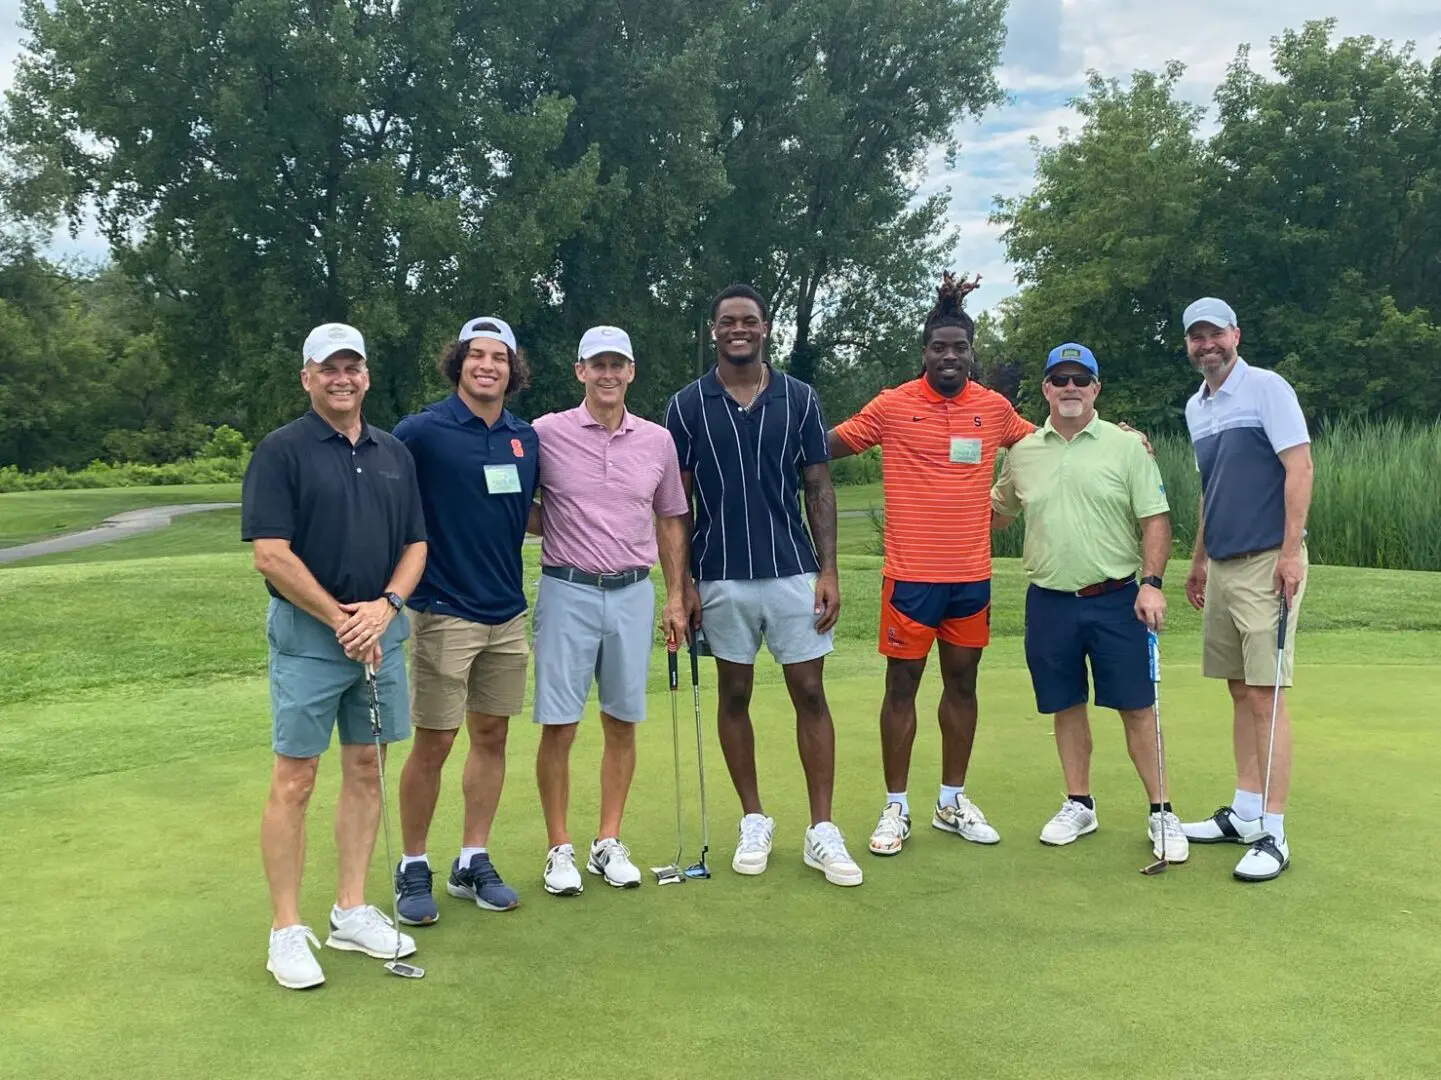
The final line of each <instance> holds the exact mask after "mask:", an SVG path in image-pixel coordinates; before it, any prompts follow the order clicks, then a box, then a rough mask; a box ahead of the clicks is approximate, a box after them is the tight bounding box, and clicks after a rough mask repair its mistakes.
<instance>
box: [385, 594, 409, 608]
mask: <svg viewBox="0 0 1441 1080" xmlns="http://www.w3.org/2000/svg"><path fill="white" fill-rule="evenodd" d="M385 601H386V603H388V604H389V605H390V606H391V607H393V608H395V610H396V612H397V613H399V612H400V611H402V610H403V609H404V608H405V601H404V600H402V599H401V598H400V593H393V592H388V593H386V594H385Z"/></svg>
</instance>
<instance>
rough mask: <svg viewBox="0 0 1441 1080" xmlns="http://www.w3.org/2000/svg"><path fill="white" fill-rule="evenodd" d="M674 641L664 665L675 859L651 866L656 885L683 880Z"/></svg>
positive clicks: (671, 883)
mask: <svg viewBox="0 0 1441 1080" xmlns="http://www.w3.org/2000/svg"><path fill="white" fill-rule="evenodd" d="M675 654H676V643H675V642H674V641H672V642H670V645H669V648H668V649H667V650H666V667H667V673H668V674H669V676H670V740H671V746H672V748H673V749H674V751H675V859H674V860H672V861H671V863H670V864H669V865H667V866H652V867H651V868H650V869H651V873H653V874H655V883H656V884H657V885H679V884H681V883H682V882H683V881H685V871H684V870H682V869H681V865H680V859H681V853H682V852H683V851H684V850H685V832H684V830H683V829H682V827H681V816H680V720H679V718H678V716H677V713H676V709H677V706H676V700H675V699H676V692H677V690H678V689H679V687H680V673H679V672H678V671H677V670H676V656H675Z"/></svg>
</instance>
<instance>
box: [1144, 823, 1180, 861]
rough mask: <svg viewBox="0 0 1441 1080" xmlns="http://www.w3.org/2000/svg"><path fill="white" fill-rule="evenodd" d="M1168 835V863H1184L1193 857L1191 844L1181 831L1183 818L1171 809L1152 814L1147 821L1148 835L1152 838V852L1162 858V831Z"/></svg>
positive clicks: (1166, 846)
mask: <svg viewBox="0 0 1441 1080" xmlns="http://www.w3.org/2000/svg"><path fill="white" fill-rule="evenodd" d="M1163 830H1164V832H1165V835H1166V845H1165V856H1166V861H1167V862H1168V863H1183V862H1185V861H1186V860H1187V859H1189V858H1190V857H1191V845H1190V843H1189V841H1187V839H1186V834H1185V833H1184V832H1182V831H1181V819H1180V818H1178V817H1177V816H1176V815H1175V814H1173V813H1171V812H1170V811H1169V810H1168V811H1166V812H1165V813H1157V814H1151V815H1150V817H1149V818H1148V820H1147V822H1146V835H1147V836H1149V837H1150V838H1151V854H1152V855H1153V856H1155V857H1156V858H1158V859H1159V858H1160V857H1161V854H1162V851H1161V833H1162V831H1163Z"/></svg>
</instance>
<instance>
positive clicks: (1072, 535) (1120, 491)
mask: <svg viewBox="0 0 1441 1080" xmlns="http://www.w3.org/2000/svg"><path fill="white" fill-rule="evenodd" d="M1100 391H1101V382H1100V370H1099V368H1098V367H1097V366H1096V358H1095V356H1094V355H1092V353H1091V350H1090V349H1088V348H1086V347H1085V346H1084V345H1076V344H1065V345H1059V346H1057V347H1056V348H1054V349H1052V350H1051V354H1050V356H1049V357H1048V358H1047V361H1046V372H1045V379H1044V382H1043V384H1042V392H1043V393H1044V394H1045V397H1046V401H1047V402H1049V403H1050V406H1051V416H1050V419H1049V420H1047V421H1046V423H1045V425H1044V426H1043V427H1040V428H1038V429H1036V431H1034V432H1032V433H1031V434H1030V435H1028V436H1026V437H1025V438H1024V439H1022V440H1021V441H1020V442H1018V443H1016V445H1015V446H1013V447H1011V449H1010V450H1008V451H1007V452H1006V457H1005V462H1004V464H1003V465H1002V467H1001V474H1000V476H999V477H998V478H997V481H996V484H995V487H994V488H993V489H992V491H991V511H992V527H993V528H995V529H1003V528H1005V527H1006V526H1007V525H1009V524H1010V523H1011V522H1012V521H1013V520H1014V519H1015V518H1016V516H1017V515H1019V514H1021V513H1022V512H1023V511H1024V513H1025V525H1026V538H1025V552H1024V556H1025V558H1024V561H1025V566H1026V577H1027V579H1028V580H1029V581H1030V583H1031V584H1030V588H1029V590H1028V591H1027V593H1026V664H1027V666H1028V667H1029V668H1030V670H1031V685H1032V688H1033V689H1034V690H1035V695H1036V708H1037V710H1038V711H1039V712H1042V713H1051V714H1053V716H1054V723H1055V737H1056V749H1057V750H1058V751H1059V752H1060V756H1061V771H1062V772H1063V773H1064V775H1065V780H1066V792H1067V797H1066V800H1065V801H1064V802H1063V803H1062V804H1061V809H1060V810H1059V811H1058V812H1057V814H1056V815H1055V817H1053V818H1051V820H1050V821H1049V822H1047V823H1046V825H1045V827H1044V828H1043V829H1042V830H1041V842H1042V843H1043V844H1051V845H1054V846H1060V845H1064V844H1070V843H1073V842H1074V841H1075V840H1077V839H1079V838H1080V837H1082V836H1085V835H1086V834H1088V833H1093V832H1095V831H1096V803H1095V799H1093V798H1092V796H1091V778H1090V768H1091V725H1090V721H1089V719H1088V718H1087V715H1086V703H1087V700H1088V697H1089V684H1088V681H1087V670H1086V662H1087V660H1089V661H1090V676H1091V678H1092V679H1093V680H1094V681H1095V685H1096V704H1097V705H1098V706H1101V707H1103V708H1110V709H1115V710H1116V711H1117V712H1119V713H1120V714H1121V720H1122V722H1123V723H1124V724H1125V728H1126V748H1127V749H1128V750H1129V751H1130V754H1131V760H1132V761H1133V762H1135V765H1136V772H1137V773H1138V774H1139V775H1140V777H1141V783H1142V784H1144V785H1145V788H1146V795H1147V797H1148V798H1149V800H1150V804H1151V811H1150V816H1149V818H1148V821H1147V834H1148V836H1149V837H1150V840H1151V846H1152V849H1153V851H1154V854H1155V857H1156V858H1158V859H1159V858H1161V857H1162V850H1163V849H1162V844H1161V840H1162V834H1163V832H1164V835H1165V848H1164V851H1165V858H1166V859H1167V861H1168V862H1185V861H1186V859H1187V857H1188V855H1189V850H1188V847H1187V844H1186V838H1185V836H1184V835H1182V833H1181V823H1180V820H1179V819H1178V818H1177V817H1176V815H1175V814H1174V813H1172V811H1171V804H1170V803H1169V802H1162V792H1161V787H1160V778H1159V776H1158V765H1159V761H1158V755H1157V750H1156V724H1155V714H1154V713H1153V712H1152V709H1153V707H1154V705H1155V686H1154V684H1153V683H1152V682H1151V675H1150V661H1149V653H1148V647H1147V631H1148V630H1150V631H1159V630H1160V629H1161V627H1162V623H1163V622H1164V620H1165V615H1166V598H1165V597H1164V596H1163V595H1162V594H1161V573H1162V571H1163V570H1164V569H1165V567H1166V558H1167V556H1168V555H1169V554H1170V552H1171V522H1170V516H1169V511H1170V506H1169V505H1168V504H1167V502H1166V488H1165V485H1164V484H1162V482H1161V473H1160V470H1159V469H1158V468H1157V467H1156V462H1155V459H1154V458H1152V457H1151V455H1150V454H1149V453H1147V451H1146V448H1145V446H1144V445H1143V444H1142V442H1141V440H1140V439H1138V438H1137V437H1136V436H1134V435H1130V434H1127V433H1126V432H1124V431H1122V430H1121V429H1120V428H1118V427H1117V426H1116V425H1115V424H1112V423H1108V422H1107V421H1105V420H1102V419H1101V418H1100V417H1099V416H1098V415H1096V396H1097V395H1098V394H1099V393H1100ZM1138 526H1139V527H1138ZM1138 570H1139V571H1141V573H1142V575H1143V576H1142V577H1141V580H1140V583H1139V584H1138V583H1137V581H1136V573H1137V571H1138Z"/></svg>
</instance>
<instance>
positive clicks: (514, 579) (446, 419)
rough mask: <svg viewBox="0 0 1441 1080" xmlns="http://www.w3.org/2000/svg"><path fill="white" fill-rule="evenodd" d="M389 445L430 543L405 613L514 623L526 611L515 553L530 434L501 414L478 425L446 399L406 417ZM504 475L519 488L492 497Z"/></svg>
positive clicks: (536, 449) (534, 461) (531, 478)
mask: <svg viewBox="0 0 1441 1080" xmlns="http://www.w3.org/2000/svg"><path fill="white" fill-rule="evenodd" d="M395 437H396V438H397V439H399V440H400V441H401V442H403V443H404V444H405V445H406V447H407V448H408V449H409V450H410V453H411V456H412V457H414V458H415V472H416V478H417V480H418V481H419V483H420V501H421V506H422V507H423V508H424V510H425V524H426V532H427V535H428V537H429V544H430V547H429V554H428V556H427V558H426V562H425V575H424V576H423V577H422V578H421V579H420V584H419V585H418V586H417V587H416V590H415V592H414V593H413V594H412V595H411V597H410V606H411V607H412V608H414V609H416V610H417V611H432V612H435V613H436V614H439V615H453V616H456V617H458V618H461V619H469V620H470V621H472V622H479V623H486V624H488V625H492V626H494V625H498V624H500V623H503V622H507V621H509V620H510V619H513V618H515V616H517V615H519V614H520V613H521V612H523V611H524V610H525V608H526V602H525V590H524V587H523V584H522V580H523V579H522V570H521V558H520V552H521V545H522V544H523V543H524V542H525V524H526V520H527V518H528V517H529V515H530V504H531V500H532V499H534V498H535V484H536V469H537V466H538V464H539V461H540V439H539V438H538V437H537V435H536V433H535V429H534V428H532V427H531V426H530V425H529V424H527V423H526V422H525V421H524V420H521V419H519V418H517V417H515V416H513V415H512V414H511V413H510V411H509V410H508V409H506V410H502V411H501V414H500V418H499V419H498V420H496V422H495V425H494V426H493V427H487V426H486V423H485V421H484V420H482V419H481V418H480V417H478V416H476V415H475V414H474V413H473V412H471V411H470V409H469V408H468V407H467V406H466V404H465V402H463V401H461V400H460V395H458V394H451V395H450V397H448V398H446V399H445V400H443V401H437V402H435V403H434V404H432V405H427V406H426V407H425V408H424V409H422V410H421V411H420V412H418V413H415V414H413V415H411V416H407V417H406V418H405V419H404V420H402V421H401V422H400V423H399V424H397V425H396V427H395ZM486 466H491V470H490V477H489V481H488V479H487V469H486ZM511 467H513V468H514V470H515V477H516V479H517V480H518V487H519V490H518V491H513V492H510V491H492V490H491V485H492V484H493V485H494V486H495V487H497V488H499V487H501V486H502V484H503V482H504V479H505V478H506V477H508V476H509V475H510V468H511Z"/></svg>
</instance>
